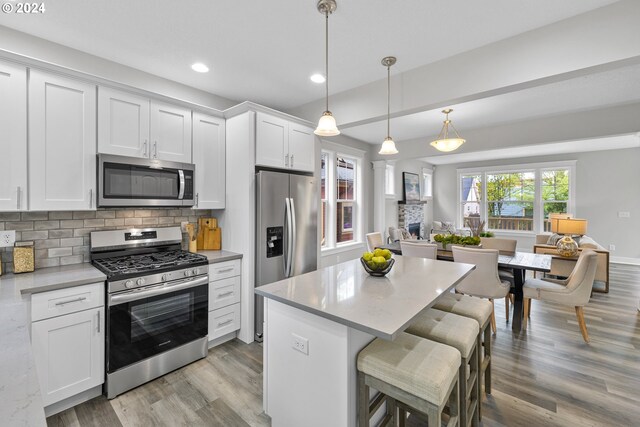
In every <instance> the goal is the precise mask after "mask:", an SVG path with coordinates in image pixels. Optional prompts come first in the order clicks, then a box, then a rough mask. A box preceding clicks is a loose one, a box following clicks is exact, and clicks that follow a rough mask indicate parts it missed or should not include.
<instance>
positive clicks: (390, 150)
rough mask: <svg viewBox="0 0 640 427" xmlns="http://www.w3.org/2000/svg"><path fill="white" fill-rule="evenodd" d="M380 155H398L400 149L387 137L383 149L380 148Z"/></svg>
mask: <svg viewBox="0 0 640 427" xmlns="http://www.w3.org/2000/svg"><path fill="white" fill-rule="evenodd" d="M378 154H398V149H397V148H396V143H395V142H393V139H391V137H390V136H388V137H386V138H385V140H384V142H383V143H382V147H380V151H378Z"/></svg>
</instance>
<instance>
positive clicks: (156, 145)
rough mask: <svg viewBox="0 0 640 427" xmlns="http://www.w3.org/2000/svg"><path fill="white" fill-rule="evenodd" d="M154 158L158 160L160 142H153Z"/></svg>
mask: <svg viewBox="0 0 640 427" xmlns="http://www.w3.org/2000/svg"><path fill="white" fill-rule="evenodd" d="M153 158H154V159H157V158H158V141H153Z"/></svg>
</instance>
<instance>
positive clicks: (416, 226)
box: [407, 222, 422, 239]
mask: <svg viewBox="0 0 640 427" xmlns="http://www.w3.org/2000/svg"><path fill="white" fill-rule="evenodd" d="M420 225H421V224H420V223H419V222H414V223H413V224H409V225H408V226H407V231H408V232H409V234H411V238H413V239H420V238H422V236H421V235H420Z"/></svg>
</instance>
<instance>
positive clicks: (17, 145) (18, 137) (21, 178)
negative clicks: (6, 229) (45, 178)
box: [0, 62, 27, 211]
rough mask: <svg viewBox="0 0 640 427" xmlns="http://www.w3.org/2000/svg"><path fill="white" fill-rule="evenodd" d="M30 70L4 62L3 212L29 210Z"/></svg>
mask: <svg viewBox="0 0 640 427" xmlns="http://www.w3.org/2000/svg"><path fill="white" fill-rule="evenodd" d="M26 192H27V70H26V69H25V67H20V66H18V65H14V64H12V63H9V62H0V211H17V210H26V209H27V202H26V194H27V193H26Z"/></svg>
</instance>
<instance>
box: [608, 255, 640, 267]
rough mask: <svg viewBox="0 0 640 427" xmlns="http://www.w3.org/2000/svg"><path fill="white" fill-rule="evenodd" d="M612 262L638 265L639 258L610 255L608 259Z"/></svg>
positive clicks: (639, 262)
mask: <svg viewBox="0 0 640 427" xmlns="http://www.w3.org/2000/svg"><path fill="white" fill-rule="evenodd" d="M609 262H610V263H612V264H626V265H640V258H628V257H622V256H612V257H611V258H610V259H609Z"/></svg>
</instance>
